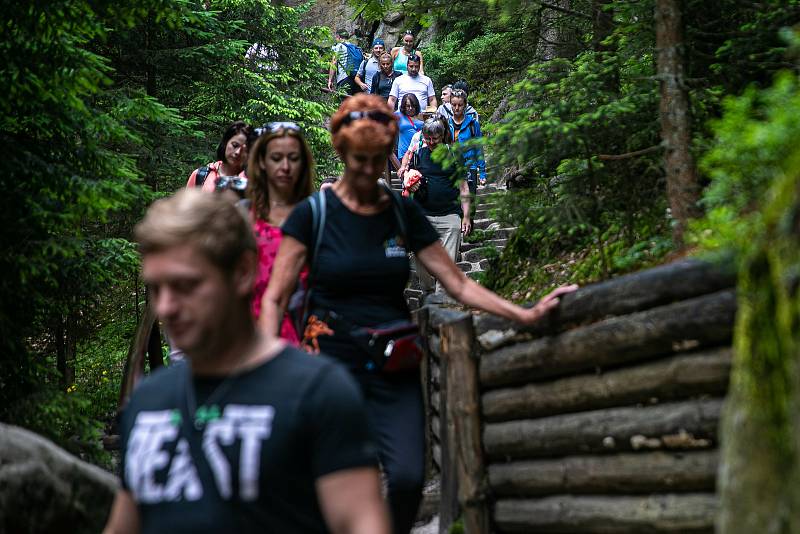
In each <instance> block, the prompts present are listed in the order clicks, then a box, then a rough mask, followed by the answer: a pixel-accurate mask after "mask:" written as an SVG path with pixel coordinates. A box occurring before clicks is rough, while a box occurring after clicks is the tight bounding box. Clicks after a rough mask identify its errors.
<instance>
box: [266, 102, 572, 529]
mask: <svg viewBox="0 0 800 534" xmlns="http://www.w3.org/2000/svg"><path fill="white" fill-rule="evenodd" d="M330 125H331V137H332V142H333V146H334V148H335V149H336V151H337V153H338V154H339V156H340V157H341V159H342V161H344V164H345V170H344V174H343V176H342V178H341V179H340V180H339V181H338V182H337V183H336V184H334V185H333V187H330V188H328V189H327V190H325V191H324V192H320V193H317V194H316V195H314V196H312V197H311V198H310V199H307V200H305V201H303V202H301V203H300V204H299V205H298V206H297V207H296V208H295V210H294V211H293V212H292V214H291V215H290V216H289V219H288V220H287V221H286V223H284V225H283V233H284V237H283V242H282V244H281V249H280V251H279V252H278V257H277V258H276V260H275V269H274V270H273V277H272V279H271V280H270V284H269V287H268V288H267V292H266V296H265V299H264V301H263V307H262V316H261V322H260V326H261V327H262V328H264V329H266V330H267V331H268V332H269V333H271V334H272V335H274V334H275V333H277V332H278V328H279V325H280V321H281V319H282V317H283V313H284V310H285V309H286V307H287V305H288V302H289V297H290V295H291V293H292V291H293V290H294V287H295V285H296V280H297V276H298V274H299V272H300V270H301V269H302V268H303V266H304V265H305V264H306V263H307V262H310V264H311V272H312V276H311V278H312V280H311V288H312V297H311V302H310V303H309V310H310V311H311V312H312V316H311V317H309V320H311V319H313V320H314V321H315V323H323V324H325V326H326V327H327V330H328V331H330V332H331V333H329V334H326V335H321V336H319V337H318V338H316V339H317V341H318V344H319V347H320V349H321V350H322V352H324V353H325V354H327V355H329V356H333V357H334V358H335V359H337V360H339V361H340V362H341V363H343V364H344V365H345V366H347V368H348V369H349V370H350V373H351V375H352V376H353V377H354V378H355V379H356V381H357V382H358V384H359V385H360V387H361V392H362V394H363V396H364V401H365V403H366V407H367V414H368V417H369V426H370V430H371V431H372V434H373V438H374V439H375V441H376V442H377V446H378V455H379V458H380V462H381V465H382V466H383V468H384V472H385V474H386V478H387V481H388V500H389V508H390V511H391V520H392V526H393V532H394V534H406V533H408V532H409V530H410V529H411V527H412V525H413V523H414V519H415V517H416V513H417V508H418V507H419V503H420V500H421V497H422V485H423V480H424V475H425V414H424V409H423V403H422V386H421V382H420V376H419V361H420V357H421V354H420V352H419V350H418V348H417V345H416V344H415V343H414V342H409V341H408V339H409V337H410V338H411V339H413V338H414V335H416V334H417V333H418V331H417V329H416V326H415V325H414V324H413V323H411V321H410V312H409V310H408V305H407V304H406V301H405V299H404V298H403V292H404V290H405V287H406V283H407V282H408V277H409V274H410V268H411V266H410V261H409V257H408V253H409V252H412V251H413V252H414V253H415V254H416V257H417V260H418V261H419V262H421V263H422V264H424V265H425V267H426V268H427V269H428V270H429V271H430V272H432V273H433V274H434V275H435V276H436V277H437V278H438V279H439V280H440V281H441V283H442V285H443V286H444V287H445V288H446V289H447V291H448V293H449V294H450V295H452V296H453V297H454V298H457V299H458V300H460V301H461V302H462V303H464V304H466V305H468V306H474V307H478V308H480V309H483V310H485V311H487V312H490V313H494V314H497V315H500V316H502V317H506V318H509V319H513V320H516V321H519V322H523V323H532V322H534V321H537V320H538V319H540V318H542V317H543V316H544V315H546V314H547V313H548V312H549V311H550V310H551V309H553V308H555V307H556V306H557V305H558V296H559V295H561V294H563V293H565V292H568V291H571V290H574V287H567V288H559V289H557V290H555V291H553V292H552V293H550V294H549V295H548V296H546V297H545V298H543V299H542V300H541V301H539V303H538V304H537V305H536V306H534V307H533V308H529V309H526V308H522V307H520V306H517V305H515V304H513V303H511V302H509V301H507V300H505V299H503V298H501V297H499V296H498V295H496V294H495V293H492V292H491V291H489V290H488V289H486V288H484V287H481V286H480V285H478V284H477V283H475V282H474V281H472V280H470V279H469V278H467V277H466V275H465V274H464V273H463V272H462V271H461V270H460V269H459V268H458V266H457V265H456V264H455V263H454V262H453V260H452V259H451V258H450V256H449V255H448V254H447V252H445V250H444V248H443V247H442V244H441V242H440V241H439V236H438V234H437V232H436V230H434V228H433V227H432V226H431V224H430V222H429V221H428V219H427V218H426V217H425V216H424V214H423V212H422V210H421V208H420V206H419V205H418V204H417V203H415V202H413V201H411V200H410V199H406V198H402V197H400V196H399V195H397V194H396V193H394V192H393V191H392V190H391V189H389V188H388V187H386V186H385V185H382V182H379V181H378V179H379V178H380V176H381V174H382V173H383V169H384V168H385V167H386V162H387V156H388V154H389V152H390V151H391V147H392V146H393V145H394V140H395V137H396V136H397V119H396V118H395V115H394V114H393V113H392V108H390V107H389V106H388V105H387V103H386V102H385V101H384V100H383V99H381V98H380V97H378V96H375V95H365V94H360V95H355V96H353V97H352V98H348V99H345V100H344V101H343V102H342V104H341V106H339V110H338V111H337V112H336V113H335V114H334V115H333V117H331V121H330ZM443 131H444V129H443ZM323 199H324V200H323ZM325 206H327V208H326V207H325ZM323 209H324V210H325V211H323ZM315 213H316V214H317V215H316V216H315V215H314V214H315ZM323 214H325V215H324V216H323ZM323 221H324V222H323ZM400 325H401V326H402V329H403V332H404V333H403V334H402V335H403V337H388V336H390V335H391V334H389V333H388V332H396V331H397V330H398V329H399V328H400V327H401V326H400ZM370 340H372V341H373V342H370ZM403 340H405V342H404V343H402V341H403ZM395 341H396V342H395ZM390 343H391V344H390ZM401 343H402V344H401ZM415 349H416V350H415ZM395 357H397V358H395Z"/></svg>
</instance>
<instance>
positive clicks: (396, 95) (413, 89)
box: [388, 54, 436, 110]
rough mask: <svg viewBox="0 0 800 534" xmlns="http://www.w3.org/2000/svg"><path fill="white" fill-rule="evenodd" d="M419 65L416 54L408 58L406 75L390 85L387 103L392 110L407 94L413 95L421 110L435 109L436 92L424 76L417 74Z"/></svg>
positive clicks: (428, 79)
mask: <svg viewBox="0 0 800 534" xmlns="http://www.w3.org/2000/svg"><path fill="white" fill-rule="evenodd" d="M419 65H420V59H419V56H417V55H416V54H415V55H411V56H409V57H408V73H407V74H403V75H402V76H399V77H398V78H397V79H395V81H394V83H392V90H391V92H390V93H389V100H388V103H389V105H390V106H392V108H393V109H397V103H398V102H401V101H402V100H403V97H404V96H405V95H406V94H408V93H414V96H416V97H417V100H419V107H420V108H421V109H422V110H425V109H426V108H433V109H436V91H434V89H433V82H432V81H431V79H430V78H428V77H427V76H425V75H424V74H420V73H419Z"/></svg>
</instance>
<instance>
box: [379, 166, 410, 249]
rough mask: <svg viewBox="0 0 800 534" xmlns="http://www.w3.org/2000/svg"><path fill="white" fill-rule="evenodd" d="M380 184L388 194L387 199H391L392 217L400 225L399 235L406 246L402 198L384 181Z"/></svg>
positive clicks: (405, 226) (406, 233)
mask: <svg viewBox="0 0 800 534" xmlns="http://www.w3.org/2000/svg"><path fill="white" fill-rule="evenodd" d="M381 186H382V187H383V189H384V191H386V192H387V193H388V194H389V199H390V200H391V201H392V210H393V211H394V218H395V220H396V221H397V226H399V227H400V237H402V238H403V241H405V243H406V246H408V245H409V243H408V225H407V224H406V222H407V221H406V214H405V210H404V209H403V204H402V200H401V199H400V196H399V195H398V194H397V192H396V191H394V190H393V189H392V188H391V187H389V186H388V185H387V184H386V183H385V182H381Z"/></svg>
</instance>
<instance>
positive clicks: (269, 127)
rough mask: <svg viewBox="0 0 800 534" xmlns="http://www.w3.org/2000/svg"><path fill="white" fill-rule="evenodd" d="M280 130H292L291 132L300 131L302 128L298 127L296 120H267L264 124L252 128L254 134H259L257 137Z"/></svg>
mask: <svg viewBox="0 0 800 534" xmlns="http://www.w3.org/2000/svg"><path fill="white" fill-rule="evenodd" d="M281 130H292V131H293V132H300V131H302V130H301V129H300V126H298V125H297V123H296V122H291V121H277V122H268V123H266V124H265V125H264V126H261V127H260V128H256V129H255V130H254V132H255V134H256V135H257V136H259V137H260V136H262V135H265V134H267V135H269V134H273V133H275V132H279V131H281Z"/></svg>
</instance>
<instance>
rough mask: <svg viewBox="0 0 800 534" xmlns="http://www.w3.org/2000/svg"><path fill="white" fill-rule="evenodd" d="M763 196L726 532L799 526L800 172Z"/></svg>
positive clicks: (744, 313) (743, 280)
mask: <svg viewBox="0 0 800 534" xmlns="http://www.w3.org/2000/svg"><path fill="white" fill-rule="evenodd" d="M787 168H789V169H797V168H798V166H797V162H796V161H795V162H794V165H787ZM766 198H770V199H772V202H771V204H769V205H768V206H767V207H766V209H765V215H764V217H765V225H764V227H765V228H766V231H765V233H764V236H763V237H762V238H761V239H758V240H755V243H754V244H753V245H752V247H751V251H750V252H749V254H748V255H747V257H746V260H745V262H744V264H743V267H742V269H741V273H740V279H739V288H740V290H739V306H740V312H739V316H738V318H737V324H736V330H735V337H734V352H735V355H734V360H733V369H732V372H731V385H730V395H729V397H728V401H727V405H726V410H725V417H724V419H723V425H722V429H721V432H722V455H721V458H720V460H721V468H720V473H719V487H720V496H721V506H722V511H721V513H720V516H719V525H718V526H719V530H718V531H719V532H720V533H721V534H745V533H752V532H763V533H765V534H772V533H779V534H784V533H786V534H789V533H793V532H800V296H799V295H798V288H799V287H800V283H799V280H800V279H799V277H798V273H800V246H799V245H798V243H800V177H798V176H786V177H783V178H782V179H781V181H780V182H779V183H778V184H777V185H776V187H775V188H774V189H773V191H771V192H770V194H769V195H768V196H767V197H766Z"/></svg>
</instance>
